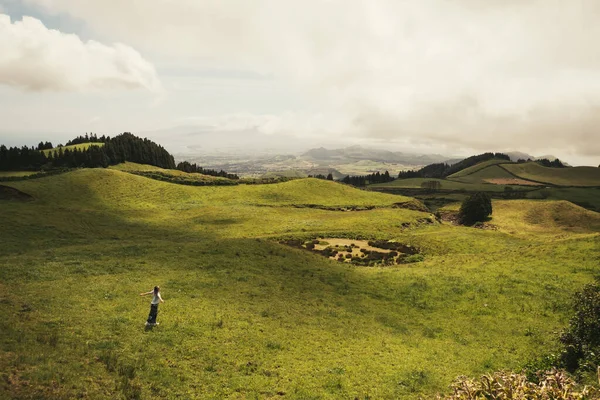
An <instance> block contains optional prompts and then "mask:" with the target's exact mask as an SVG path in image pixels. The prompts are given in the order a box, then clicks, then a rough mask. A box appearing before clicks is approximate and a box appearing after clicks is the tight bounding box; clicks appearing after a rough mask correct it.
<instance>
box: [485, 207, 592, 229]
mask: <svg viewBox="0 0 600 400" xmlns="http://www.w3.org/2000/svg"><path fill="white" fill-rule="evenodd" d="M493 208H494V211H493V214H492V223H493V224H494V225H497V226H498V227H499V228H501V229H502V230H505V231H508V232H510V233H523V234H527V235H530V234H551V235H555V234H562V233H564V232H565V231H567V232H574V233H590V232H600V214H599V213H596V212H594V211H589V210H586V209H585V208H582V207H579V206H577V205H575V204H573V203H571V202H568V201H564V200H558V201H556V200H544V201H539V200H506V201H494V202H493Z"/></svg>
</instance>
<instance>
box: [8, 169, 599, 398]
mask: <svg viewBox="0 0 600 400" xmlns="http://www.w3.org/2000/svg"><path fill="white" fill-rule="evenodd" d="M130 168H133V169H139V167H135V166H131V165H129V166H128V165H120V166H118V167H116V168H111V169H78V170H73V171H70V172H66V173H63V174H59V175H54V176H48V177H42V178H37V179H30V180H23V181H19V182H3V185H5V186H6V187H9V188H11V189H6V190H5V191H7V192H8V191H10V192H11V193H17V191H18V193H23V194H24V195H27V196H29V197H28V198H29V199H31V201H25V202H24V201H13V200H11V199H6V198H0V238H1V243H2V246H0V304H1V307H0V332H1V333H0V346H1V350H2V351H1V352H0V375H1V378H2V379H0V397H2V398H15V399H25V398H57V399H58V398H65V399H67V398H127V399H142V398H151V397H152V398H198V399H205V398H214V399H217V398H233V399H236V398H237V399H245V398H284V399H338V398H359V399H367V398H369V399H371V398H374V399H397V398H403V399H404V398H406V399H417V398H419V397H425V398H433V397H435V396H436V394H438V393H445V394H449V393H450V389H449V385H450V384H451V383H452V382H453V381H454V380H455V379H456V378H457V376H459V375H466V376H471V377H476V376H478V375H480V374H483V373H492V372H493V371H497V370H504V369H514V370H518V369H519V368H520V367H521V366H523V365H524V364H525V363H526V362H528V361H529V360H531V359H532V358H535V357H537V356H538V355H540V354H544V353H546V352H551V351H554V350H555V349H556V347H557V340H556V339H557V337H556V332H558V331H560V330H561V329H563V328H565V327H566V325H567V322H568V320H569V317H570V314H569V312H570V309H569V305H570V299H571V296H572V294H573V293H574V292H575V291H576V290H579V289H580V288H581V287H582V286H583V285H584V284H586V283H589V282H591V281H592V280H593V277H594V276H595V275H597V274H598V272H599V270H598V268H599V267H598V259H599V257H600V217H599V216H598V214H597V213H595V212H593V211H589V210H586V209H584V208H581V207H579V206H576V205H573V204H571V203H569V202H565V201H563V202H555V201H548V200H542V201H540V200H497V199H496V200H493V202H492V203H493V213H492V215H491V219H490V221H489V223H490V224H493V225H494V226H495V227H496V228H497V229H496V230H482V229H476V228H471V227H464V226H453V225H450V224H447V223H440V222H438V221H437V220H436V219H435V218H434V217H433V216H432V215H431V214H430V213H429V212H424V211H418V207H412V208H416V209H409V208H403V207H401V206H399V205H412V206H417V205H418V202H415V200H413V199H411V198H408V197H403V196H397V195H391V194H385V193H375V192H370V191H363V190H358V189H354V188H352V187H350V186H348V185H343V184H339V183H335V182H331V181H326V180H319V179H298V180H293V181H290V182H285V183H278V184H270V185H243V184H241V185H236V186H203V187H194V186H186V185H178V184H173V183H168V182H162V181H159V180H155V179H149V178H147V177H144V176H139V175H136V174H132V173H128V172H126V170H127V169H130ZM119 169H122V170H119ZM151 170H154V169H152V168H151ZM444 182H445V181H444ZM443 184H444V183H442V185H443ZM456 184H457V185H459V184H460V185H467V184H465V183H456ZM416 185H417V186H420V185H419V184H418V183H416ZM480 185H481V186H483V185H484V184H480ZM486 186H487V185H486ZM489 186H496V185H491V184H490V185H489ZM457 207H458V203H457V204H455V205H453V206H448V210H449V211H452V210H454V211H456V210H457ZM292 240H294V241H298V242H299V243H300V244H301V246H304V247H305V246H306V244H307V243H309V242H310V243H312V241H314V240H317V241H318V243H313V244H314V246H315V248H317V246H324V247H323V248H321V247H318V248H317V249H319V250H324V249H325V248H327V246H337V247H340V249H339V250H341V247H344V251H345V254H347V253H348V251H347V247H348V246H350V247H351V251H352V253H354V252H360V250H359V249H360V248H361V247H362V248H364V249H365V250H367V251H368V250H369V249H370V247H372V248H379V249H380V250H379V251H380V252H382V253H384V252H386V253H388V250H389V251H390V252H391V251H398V249H391V248H389V249H383V248H382V247H385V246H388V247H391V245H390V243H398V244H402V245H403V246H409V247H410V248H412V249H418V254H416V253H415V254H414V255H418V256H420V257H415V259H414V260H413V261H414V262H410V263H402V264H398V265H385V266H383V265H375V264H372V265H371V266H370V267H367V266H361V265H353V264H352V263H350V262H339V261H338V260H332V259H330V258H327V257H323V256H322V255H321V254H315V253H314V252H310V251H307V250H306V249H305V248H291V247H289V246H287V245H285V244H282V243H281V242H284V241H292ZM334 240H335V241H334ZM343 240H348V241H350V243H348V242H345V241H343ZM323 242H327V244H325V243H323ZM353 243H354V245H355V246H358V247H359V249H358V250H357V249H356V247H352V246H351V244H353ZM365 243H366V246H365ZM369 246H370V247H369ZM367 247H369V248H367ZM339 250H338V251H339ZM338 258H339V257H338ZM344 258H345V255H344ZM155 285H160V287H161V293H162V297H163V299H164V300H165V304H161V305H160V311H159V314H158V321H159V322H160V325H159V326H157V327H154V328H153V329H146V328H145V326H144V322H145V320H146V316H147V315H148V314H147V313H148V308H149V307H148V303H149V302H150V299H148V298H145V297H140V296H139V293H140V292H147V291H148V290H151V289H152V287H154V286H155Z"/></svg>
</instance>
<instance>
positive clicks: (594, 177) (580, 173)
mask: <svg viewBox="0 0 600 400" xmlns="http://www.w3.org/2000/svg"><path fill="white" fill-rule="evenodd" d="M503 167H504V168H506V169H507V170H508V171H510V172H511V173H513V174H514V175H517V176H518V177H520V178H523V179H531V180H534V181H538V182H544V183H549V184H552V185H558V186H600V168H596V167H571V168H548V167H544V166H542V165H540V164H538V163H536V162H529V163H523V164H506V165H503Z"/></svg>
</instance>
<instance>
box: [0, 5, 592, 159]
mask: <svg viewBox="0 0 600 400" xmlns="http://www.w3.org/2000/svg"><path fill="white" fill-rule="evenodd" d="M598 21H600V1H597V0H569V1H566V0H565V1H562V0H485V1H483V0H411V1H403V0H389V1H388V0H368V1H367V0H363V1H358V0H321V1H316V0H302V1H295V0H294V1H293V0H252V1H243V0H235V1H234V0H172V1H170V0H144V1H139V0H87V1H82V0H0V105H1V107H0V121H2V123H1V125H0V143H8V144H12V145H16V144H30V145H31V144H34V143H36V142H37V141H39V140H40V139H44V140H51V141H53V142H58V141H66V140H67V139H68V138H70V137H71V136H73V134H80V133H85V132H90V131H93V132H98V133H101V134H102V133H105V134H109V135H114V134H117V133H119V132H123V131H131V132H133V133H138V134H144V133H145V134H147V135H148V136H150V137H151V138H154V139H156V140H158V141H159V142H161V144H163V145H165V147H167V149H169V150H171V151H182V150H185V149H186V148H188V146H190V147H194V146H197V145H198V143H197V142H202V140H210V138H211V137H212V136H210V135H208V136H207V135H206V133H207V132H210V133H211V134H216V135H218V136H219V137H220V138H221V139H223V138H227V137H228V135H231V137H232V138H237V137H240V135H246V136H248V137H252V135H256V137H257V138H261V139H260V140H264V138H265V137H267V138H273V142H286V141H287V142H289V143H290V144H294V145H296V144H297V143H307V144H309V145H310V144H312V143H315V144H319V143H327V144H328V145H333V144H336V143H339V147H343V146H345V145H347V144H355V143H365V144H369V143H370V144H374V145H377V146H379V147H382V146H384V147H386V148H389V149H392V150H398V151H418V152H424V153H443V154H449V155H468V154H472V153H475V152H482V151H509V150H521V151H525V152H529V153H531V154H534V155H542V154H554V155H556V156H558V157H560V158H561V159H564V160H566V161H567V162H569V163H571V164H589V165H598V164H599V163H600V23H598ZM182 127H184V128H182ZM175 128H176V129H175ZM186 129H187V130H189V132H186V134H185V135H182V134H181V132H183V131H185V130H186ZM152 132H154V133H152ZM177 132H179V134H178V133H177ZM194 132H202V133H203V134H198V135H196V134H194ZM153 136H154V137H153ZM298 138H300V139H301V140H300V141H298V140H297V139H298ZM232 140H234V139H232ZM257 140H258V139H257Z"/></svg>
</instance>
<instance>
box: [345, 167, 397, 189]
mask: <svg viewBox="0 0 600 400" xmlns="http://www.w3.org/2000/svg"><path fill="white" fill-rule="evenodd" d="M394 179H395V178H394V177H392V176H390V173H389V172H388V171H385V172H384V173H380V172H379V171H377V172H375V173H372V174H370V175H358V176H350V175H348V176H346V177H344V178H343V179H342V182H344V183H347V184H349V185H352V186H359V187H360V186H366V185H369V184H372V183H386V182H391V181H393V180H394Z"/></svg>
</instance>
